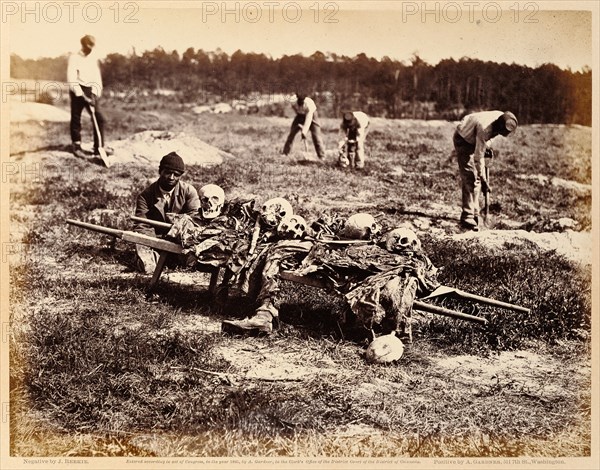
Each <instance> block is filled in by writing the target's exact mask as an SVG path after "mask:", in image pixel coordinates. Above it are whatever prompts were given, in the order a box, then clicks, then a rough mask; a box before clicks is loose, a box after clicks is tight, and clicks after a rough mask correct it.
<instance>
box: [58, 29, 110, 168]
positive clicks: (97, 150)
mask: <svg viewBox="0 0 600 470" xmlns="http://www.w3.org/2000/svg"><path fill="white" fill-rule="evenodd" d="M80 42H81V50H80V51H79V52H77V53H73V54H71V55H70V56H69V62H68V65H67V82H68V83H69V98H70V100H71V123H70V131H71V141H72V151H73V155H75V156H76V157H78V158H86V153H85V152H84V151H83V149H82V148H81V112H82V111H83V110H84V108H85V109H87V110H88V111H89V113H90V116H91V117H92V122H93V123H94V126H93V129H94V155H95V156H97V157H100V155H101V149H102V148H103V149H104V152H105V155H107V156H108V155H112V153H113V152H112V150H111V149H109V148H107V147H104V123H105V119H104V116H103V114H102V113H101V112H100V109H99V106H98V104H99V103H98V101H99V98H100V96H102V75H101V73H100V66H99V65H98V58H97V57H96V54H94V53H93V50H94V47H95V45H96V39H95V38H94V36H90V35H89V34H88V35H85V36H83V37H82V38H81V41H80Z"/></svg>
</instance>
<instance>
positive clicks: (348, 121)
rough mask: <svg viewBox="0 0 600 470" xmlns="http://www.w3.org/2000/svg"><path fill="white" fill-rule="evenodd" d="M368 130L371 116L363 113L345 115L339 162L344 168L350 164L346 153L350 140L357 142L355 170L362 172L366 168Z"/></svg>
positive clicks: (343, 117)
mask: <svg viewBox="0 0 600 470" xmlns="http://www.w3.org/2000/svg"><path fill="white" fill-rule="evenodd" d="M368 129H369V116H367V115H366V114H365V113H363V112H362V111H353V112H350V111H348V112H345V113H344V114H343V116H342V124H341V126H340V133H341V134H342V136H343V138H342V140H340V142H339V150H340V154H339V155H340V157H339V162H340V166H341V167H342V168H345V167H347V166H348V165H349V164H350V162H349V161H348V155H347V152H346V151H345V150H346V145H347V142H348V140H355V141H356V156H355V160H354V166H355V168H356V169H358V170H360V169H362V168H364V167H365V140H366V138H367V132H368Z"/></svg>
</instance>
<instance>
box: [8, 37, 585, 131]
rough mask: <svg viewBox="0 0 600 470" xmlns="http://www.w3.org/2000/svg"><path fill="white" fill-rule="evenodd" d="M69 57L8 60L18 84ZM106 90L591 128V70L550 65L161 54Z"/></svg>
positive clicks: (57, 74) (52, 71)
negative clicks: (494, 114)
mask: <svg viewBox="0 0 600 470" xmlns="http://www.w3.org/2000/svg"><path fill="white" fill-rule="evenodd" d="M66 63H67V57H66V56H62V57H58V58H53V59H49V58H44V59H38V60H24V59H22V58H20V57H19V56H17V55H12V56H11V77H13V78H23V79H45V80H61V81H65V80H66ZM102 74H103V78H104V82H105V86H106V88H107V89H112V90H115V91H122V92H125V93H127V92H128V91H130V90H155V89H170V90H176V91H178V92H180V93H179V94H178V97H179V99H181V100H182V101H188V102H191V103H195V104H203V103H214V102H216V101H231V100H238V99H251V97H252V96H256V95H257V94H261V95H263V96H264V95H269V94H280V93H290V92H293V91H295V90H297V89H302V90H303V91H304V92H306V93H307V94H308V95H312V96H315V97H316V98H320V100H319V101H318V104H319V107H320V109H321V110H322V113H323V114H325V115H331V116H333V115H335V116H337V115H339V113H340V112H341V111H342V110H344V109H361V110H364V111H366V112H367V113H368V114H370V115H372V116H383V117H390V118H424V119H432V118H442V119H457V118H459V117H460V116H461V115H463V114H464V113H465V112H467V111H472V110H481V109H501V110H506V109H509V110H512V111H513V112H514V113H515V114H516V115H517V116H518V117H519V120H520V121H521V122H522V123H563V124H583V125H587V126H589V125H591V121H592V72H591V69H589V68H585V69H584V70H582V71H576V72H573V71H571V70H563V69H561V68H559V67H557V66H556V65H553V64H544V65H541V66H539V67H536V68H530V67H526V66H522V65H516V64H510V65H509V64H505V63H502V64H498V63H495V62H484V61H481V60H476V59H469V58H463V59H461V60H459V61H455V60H453V59H446V60H442V61H440V62H439V63H438V64H437V65H430V64H428V63H426V62H424V61H423V60H422V59H421V58H420V57H419V56H418V55H414V56H413V57H412V58H411V60H410V61H408V62H400V61H397V60H391V59H390V58H388V57H384V58H383V59H382V60H376V59H374V58H369V57H367V56H366V55H365V54H359V55H357V56H355V57H347V56H340V55H336V54H333V53H328V54H323V53H322V52H315V53H314V54H312V55H311V56H309V57H305V56H303V55H299V54H298V55H292V56H283V57H281V58H278V59H273V58H270V57H268V56H266V55H265V54H256V53H244V52H242V51H239V50H238V51H236V52H235V53H233V54H232V55H231V56H229V55H228V54H226V53H225V52H223V51H221V50H219V49H217V51H215V52H205V51H203V50H201V49H199V50H195V49H194V48H188V49H187V50H186V51H185V52H184V53H183V54H182V55H180V54H179V53H178V52H177V51H173V52H167V51H165V50H163V49H162V48H156V49H154V50H152V51H146V52H144V53H142V54H141V55H140V54H136V53H135V52H134V53H132V54H129V55H122V54H116V53H115V54H109V55H108V56H107V57H106V58H105V59H104V60H103V62H102Z"/></svg>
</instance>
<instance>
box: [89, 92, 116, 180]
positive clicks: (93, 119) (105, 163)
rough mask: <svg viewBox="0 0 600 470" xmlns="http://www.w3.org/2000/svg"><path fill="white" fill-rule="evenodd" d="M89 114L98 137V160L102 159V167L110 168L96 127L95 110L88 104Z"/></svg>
mask: <svg viewBox="0 0 600 470" xmlns="http://www.w3.org/2000/svg"><path fill="white" fill-rule="evenodd" d="M90 114H91V115H92V121H94V129H95V131H96V135H97V136H98V153H99V154H100V158H101V159H102V162H103V163H104V166H106V168H110V166H111V165H112V162H111V161H110V160H109V159H108V154H107V153H106V150H105V148H104V142H102V134H100V128H99V127H98V121H97V120H96V108H95V107H94V105H93V104H90Z"/></svg>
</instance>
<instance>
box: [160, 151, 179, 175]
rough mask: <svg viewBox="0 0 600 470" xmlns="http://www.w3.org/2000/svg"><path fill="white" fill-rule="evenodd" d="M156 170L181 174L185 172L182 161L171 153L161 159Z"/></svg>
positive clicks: (174, 153)
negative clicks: (173, 171)
mask: <svg viewBox="0 0 600 470" xmlns="http://www.w3.org/2000/svg"><path fill="white" fill-rule="evenodd" d="M158 169H159V171H162V170H175V171H180V172H181V173H183V172H185V165H184V163H183V159H182V158H181V157H180V156H179V155H177V153H176V152H171V153H168V154H167V155H165V156H164V157H162V159H161V161H160V165H159V167H158Z"/></svg>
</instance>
